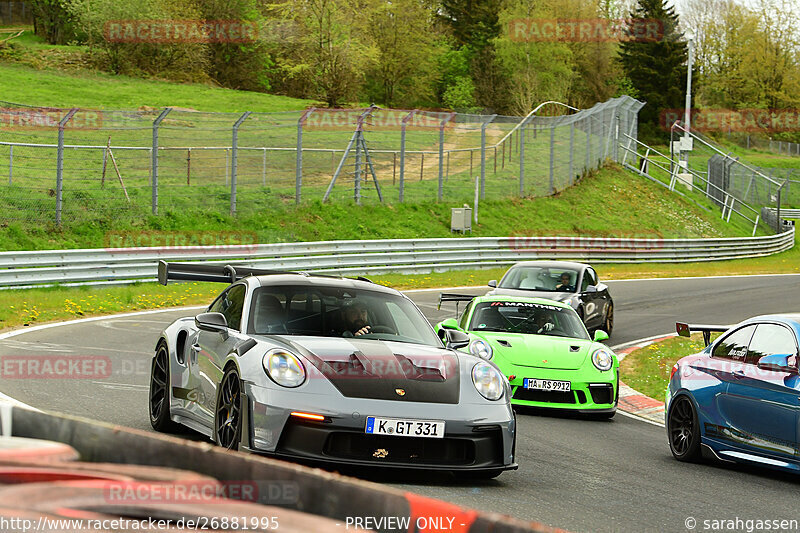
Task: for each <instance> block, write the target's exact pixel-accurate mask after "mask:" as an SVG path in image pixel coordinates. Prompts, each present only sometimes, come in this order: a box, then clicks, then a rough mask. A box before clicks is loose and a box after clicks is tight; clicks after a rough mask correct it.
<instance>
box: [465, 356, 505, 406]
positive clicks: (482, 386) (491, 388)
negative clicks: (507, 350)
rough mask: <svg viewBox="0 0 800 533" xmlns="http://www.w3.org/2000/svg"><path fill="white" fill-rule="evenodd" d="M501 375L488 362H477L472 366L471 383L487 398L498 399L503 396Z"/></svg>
mask: <svg viewBox="0 0 800 533" xmlns="http://www.w3.org/2000/svg"><path fill="white" fill-rule="evenodd" d="M503 381H504V378H503V375H502V374H500V372H498V370H497V369H496V368H495V367H494V366H492V365H490V364H489V363H483V362H481V363H477V364H476V365H475V366H474V367H472V383H474V384H475V388H476V389H477V390H478V392H479V393H480V394H481V396H483V397H484V398H486V399H487V400H492V401H494V400H499V399H500V398H502V397H503V390H504V385H503Z"/></svg>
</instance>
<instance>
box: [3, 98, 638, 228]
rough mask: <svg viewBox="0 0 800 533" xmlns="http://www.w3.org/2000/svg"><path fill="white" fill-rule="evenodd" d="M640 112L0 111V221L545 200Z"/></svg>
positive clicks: (602, 157) (612, 151)
mask: <svg viewBox="0 0 800 533" xmlns="http://www.w3.org/2000/svg"><path fill="white" fill-rule="evenodd" d="M643 105H644V104H643V103H642V102H638V101H636V100H634V99H632V98H630V97H627V96H624V97H620V98H615V99H613V100H609V101H608V102H604V103H600V104H597V105H595V106H594V107H592V108H591V109H587V110H574V112H573V113H572V114H567V115H559V116H543V115H541V114H538V113H533V114H530V115H528V116H527V117H507V116H497V115H467V114H456V113H447V112H431V111H419V110H410V111H404V110H390V109H380V108H377V107H375V106H373V107H370V108H367V109H313V108H312V109H307V110H305V111H301V112H297V111H292V112H283V113H255V112H254V113H251V112H246V113H206V112H197V111H193V110H186V109H179V108H165V109H151V108H142V109H138V110H111V111H109V110H88V109H58V108H43V107H31V106H25V105H20V104H13V103H8V102H0V176H2V174H5V173H6V171H7V176H6V178H7V179H2V178H0V202H2V206H3V209H2V211H0V223H2V224H9V223H14V222H26V223H49V222H52V223H55V224H56V225H63V224H76V223H91V222H92V221H93V220H102V219H107V218H108V217H109V216H113V217H115V218H120V217H130V218H141V217H144V216H148V215H165V214H168V213H170V212H183V211H187V210H201V211H204V212H207V213H210V212H219V213H230V214H257V213H264V212H265V211H266V210H267V209H269V208H270V207H274V206H276V205H285V204H299V203H302V202H311V201H331V202H344V201H347V202H355V203H374V202H425V201H442V202H449V203H454V204H458V205H460V204H461V203H464V202H472V201H474V200H475V199H476V198H478V199H487V198H488V199H492V198H494V199H499V198H508V197H513V196H545V195H552V194H555V193H556V192H558V191H560V190H563V189H565V188H566V187H569V186H571V185H573V184H574V183H575V182H576V180H577V179H579V178H580V176H581V175H583V174H584V173H586V172H587V171H591V170H593V169H596V168H599V166H601V165H602V164H603V163H604V161H606V160H607V159H612V160H617V161H619V159H620V157H621V156H622V153H621V150H620V146H621V144H620V143H622V146H624V144H625V142H628V143H630V142H633V141H625V140H624V139H623V135H625V137H626V138H628V139H635V138H636V136H637V124H638V120H637V116H638V111H639V110H640V109H641V107H642V106H643Z"/></svg>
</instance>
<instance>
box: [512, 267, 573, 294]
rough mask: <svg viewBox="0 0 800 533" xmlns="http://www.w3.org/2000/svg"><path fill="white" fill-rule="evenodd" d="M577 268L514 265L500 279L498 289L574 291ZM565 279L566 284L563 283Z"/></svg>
mask: <svg viewBox="0 0 800 533" xmlns="http://www.w3.org/2000/svg"><path fill="white" fill-rule="evenodd" d="M578 274H579V272H578V271H577V270H574V269H571V268H556V267H552V268H551V267H545V266H525V267H515V268H512V269H511V270H509V271H508V272H506V275H505V276H503V279H501V280H500V284H499V285H498V288H500V289H527V290H534V291H551V292H575V284H576V283H577V282H578ZM564 281H566V282H567V285H563V282H564Z"/></svg>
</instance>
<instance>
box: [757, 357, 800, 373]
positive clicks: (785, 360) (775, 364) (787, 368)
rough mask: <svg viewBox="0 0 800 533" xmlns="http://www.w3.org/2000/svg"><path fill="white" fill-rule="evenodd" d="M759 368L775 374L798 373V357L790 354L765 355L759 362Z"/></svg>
mask: <svg viewBox="0 0 800 533" xmlns="http://www.w3.org/2000/svg"><path fill="white" fill-rule="evenodd" d="M758 368H760V369H761V370H772V371H774V372H790V373H792V374H796V373H797V356H794V355H788V354H780V353H779V354H773V355H765V356H764V357H762V358H761V359H759V360H758Z"/></svg>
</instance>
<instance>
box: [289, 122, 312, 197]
mask: <svg viewBox="0 0 800 533" xmlns="http://www.w3.org/2000/svg"><path fill="white" fill-rule="evenodd" d="M315 109H316V107H312V108H309V109H307V110H306V112H305V113H303V114H302V115H301V116H300V118H299V119H298V120H297V151H296V154H295V155H296V156H297V159H296V161H295V168H294V203H295V204H299V203H300V200H301V194H302V192H303V124H305V123H306V120H308V117H310V116H311V113H313V112H314V110H315Z"/></svg>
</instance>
